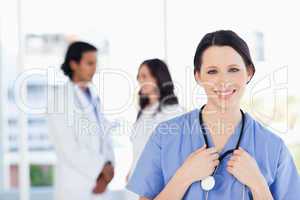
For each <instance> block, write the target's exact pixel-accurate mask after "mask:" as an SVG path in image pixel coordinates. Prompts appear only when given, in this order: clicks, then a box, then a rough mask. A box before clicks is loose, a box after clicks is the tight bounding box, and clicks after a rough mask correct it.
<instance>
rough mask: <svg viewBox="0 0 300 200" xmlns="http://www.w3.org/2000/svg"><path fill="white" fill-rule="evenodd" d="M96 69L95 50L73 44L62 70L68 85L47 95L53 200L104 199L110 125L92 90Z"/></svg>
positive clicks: (108, 170)
mask: <svg viewBox="0 0 300 200" xmlns="http://www.w3.org/2000/svg"><path fill="white" fill-rule="evenodd" d="M96 66H97V48H96V47H94V46H93V45H91V44H88V43H85V42H74V43H72V44H71V45H70V46H69V47H68V50H67V53H66V56H65V61H64V63H63V64H62V66H61V69H62V70H63V72H64V74H65V75H66V76H68V78H69V80H70V81H68V82H67V83H66V84H64V85H60V86H58V87H55V88H54V90H53V91H52V93H51V92H49V98H48V99H49V110H52V111H51V112H50V113H49V114H48V124H49V134H50V136H51V138H52V140H53V144H54V147H55V152H56V155H57V164H56V169H55V174H56V175H55V192H54V199H55V200H71V199H72V200H91V199H94V198H97V199H99V198H100V199H103V198H104V196H103V194H104V192H105V190H106V187H107V185H108V184H109V182H110V181H111V180H112V178H113V175H114V167H113V163H114V153H113V149H112V144H111V141H110V135H109V129H110V123H109V122H108V121H107V120H106V118H105V116H104V114H103V113H102V112H101V109H100V108H101V106H100V99H99V97H98V95H97V93H96V90H95V88H93V87H92V84H91V81H92V78H93V76H94V74H95V72H96ZM50 94H53V96H51V95H50ZM58 107H59V108H60V109H59V108H58ZM53 109H54V110H53ZM57 109H58V110H57Z"/></svg>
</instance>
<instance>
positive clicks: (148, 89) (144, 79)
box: [137, 65, 158, 96]
mask: <svg viewBox="0 0 300 200" xmlns="http://www.w3.org/2000/svg"><path fill="white" fill-rule="evenodd" d="M137 80H138V82H139V86H140V92H141V93H142V94H143V95H146V96H150V95H154V94H156V93H157V92H156V91H157V89H158V88H157V83H156V80H155V78H154V77H153V76H152V75H151V73H150V71H149V68H148V66H147V65H142V66H141V67H140V69H139V72H138V76H137Z"/></svg>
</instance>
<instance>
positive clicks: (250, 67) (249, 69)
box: [247, 65, 254, 84]
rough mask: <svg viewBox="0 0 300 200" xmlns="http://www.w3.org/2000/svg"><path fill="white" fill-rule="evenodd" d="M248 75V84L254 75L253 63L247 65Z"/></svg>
mask: <svg viewBox="0 0 300 200" xmlns="http://www.w3.org/2000/svg"><path fill="white" fill-rule="evenodd" d="M247 75H248V77H247V84H248V83H249V82H250V80H251V79H252V77H253V75H254V68H253V66H252V65H250V66H248V67H247Z"/></svg>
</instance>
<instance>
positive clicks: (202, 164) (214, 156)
mask: <svg viewBox="0 0 300 200" xmlns="http://www.w3.org/2000/svg"><path fill="white" fill-rule="evenodd" d="M218 158H219V155H218V152H217V150H216V148H214V147H213V148H209V149H206V145H204V146H203V147H201V148H200V149H198V150H196V151H195V152H193V153H192V154H191V155H190V156H189V157H188V158H187V159H186V161H185V162H184V164H183V165H182V166H181V168H180V170H181V172H182V174H183V176H184V178H185V179H186V180H189V182H190V183H191V184H192V183H193V182H195V181H199V180H203V179H205V178H206V177H207V176H209V175H211V174H212V173H213V171H214V169H215V168H216V166H217V165H218V164H219V160H218Z"/></svg>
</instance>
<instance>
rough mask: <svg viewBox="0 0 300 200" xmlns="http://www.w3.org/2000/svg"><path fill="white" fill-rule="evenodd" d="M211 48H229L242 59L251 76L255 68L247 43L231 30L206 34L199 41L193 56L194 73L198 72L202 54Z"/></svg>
mask: <svg viewBox="0 0 300 200" xmlns="http://www.w3.org/2000/svg"><path fill="white" fill-rule="evenodd" d="M211 46H230V47H232V48H233V49H234V50H235V51H237V52H238V53H239V54H240V56H241V57H242V58H243V60H244V62H245V65H246V67H247V68H251V69H252V71H253V75H254V73H255V67H254V64H253V61H252V58H251V55H250V51H249V48H248V45H247V43H246V42H245V41H244V40H243V39H242V38H241V37H239V36H238V35H237V34H236V33H235V32H233V31H231V30H220V31H215V32H211V33H207V34H206V35H205V36H204V37H203V38H202V40H201V41H200V43H199V45H198V47H197V50H196V53H195V56H194V73H196V72H197V71H200V68H201V64H202V55H203V52H204V51H205V50H206V49H208V48H209V47H211Z"/></svg>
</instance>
